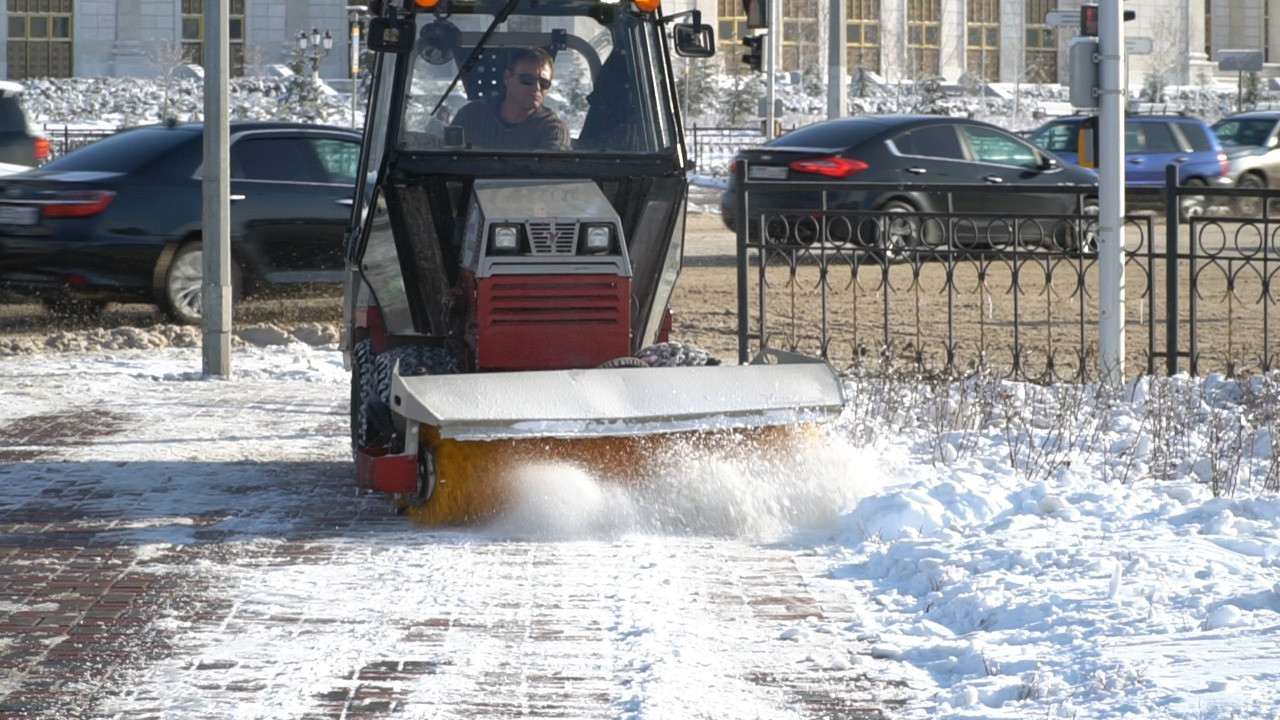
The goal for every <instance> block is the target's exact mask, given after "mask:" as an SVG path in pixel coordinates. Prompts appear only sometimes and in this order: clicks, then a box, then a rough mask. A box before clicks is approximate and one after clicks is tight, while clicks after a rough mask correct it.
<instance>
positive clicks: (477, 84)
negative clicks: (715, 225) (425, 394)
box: [348, 0, 714, 370]
mask: <svg viewBox="0 0 1280 720" xmlns="http://www.w3.org/2000/svg"><path fill="white" fill-rule="evenodd" d="M400 2H402V3H404V4H403V5H392V6H384V7H380V8H379V7H377V6H376V5H375V6H374V7H372V8H371V10H376V12H377V17H376V19H375V20H373V21H372V22H371V23H370V31H369V33H370V34H369V45H370V48H371V49H373V50H374V51H376V52H377V53H378V55H377V57H376V60H375V63H374V66H373V71H372V75H373V84H372V89H371V97H370V102H369V106H368V107H369V112H368V115H367V118H366V123H365V136H366V137H365V147H364V152H363V153H362V165H363V168H364V172H363V173H362V182H363V183H364V186H362V187H361V188H358V190H357V198H358V199H359V201H360V202H359V204H358V208H357V210H356V212H355V214H354V216H353V228H352V230H351V233H350V235H349V238H350V240H349V244H348V267H349V268H351V269H352V270H353V271H354V273H353V275H352V277H351V278H350V280H349V288H348V290H349V292H348V299H349V302H348V311H349V313H348V315H349V317H356V316H358V315H359V314H360V310H359V308H360V307H363V306H376V307H377V309H378V312H379V316H380V318H381V321H382V322H384V323H385V327H386V331H387V332H388V333H390V334H391V335H393V336H401V337H409V336H413V337H417V338H423V339H425V340H426V341H428V342H431V341H440V342H445V341H448V340H453V341H463V342H465V345H466V348H467V349H466V354H467V358H466V360H464V361H463V362H462V363H461V364H462V366H463V367H466V368H468V369H473V370H485V369H534V368H537V367H547V366H560V367H567V366H589V365H590V364H593V363H597V362H599V361H600V359H601V358H605V359H607V358H608V357H615V356H617V355H621V354H627V353H629V352H634V351H635V350H637V349H639V348H640V347H643V346H645V345H647V344H651V343H653V342H655V341H658V340H660V339H661V338H662V337H663V336H664V333H665V328H667V327H669V317H668V302H669V300H670V293H671V288H672V287H673V286H674V284H675V280H676V276H677V275H678V273H679V269H680V262H681V259H682V255H683V241H684V210H685V202H686V199H687V193H688V178H687V174H686V173H687V162H688V158H687V154H686V149H685V146H684V139H683V127H682V122H681V117H680V108H679V104H678V102H677V92H676V83H675V71H674V68H673V58H672V53H671V51H672V49H674V51H675V53H676V54H677V55H684V56H688V57H706V56H709V55H711V54H712V53H713V52H714V39H713V36H712V33H711V29H710V27H708V26H706V25H703V24H702V23H701V20H700V14H699V13H697V11H689V12H685V13H680V14H677V15H673V16H664V14H663V12H662V8H661V0H612V1H611V2H606V1H605V0H400ZM690 17H692V22H688V21H687V20H688V19H689V18H690ZM509 100H510V101H511V102H510V104H511V105H512V106H513V107H514V109H515V110H516V111H517V112H516V113H515V115H514V119H513V116H512V115H510V114H509V113H508V112H507V110H508V107H507V105H508V101H509ZM521 112H523V113H524V115H520V113H521ZM513 183H514V184H513ZM513 198H518V202H515V201H512V199H513ZM583 208H590V210H591V212H590V213H586V214H584V211H583ZM477 249H481V250H484V252H479V251H477ZM606 284H607V287H608V289H607V291H605V290H601V291H600V293H599V294H598V295H597V296H596V299H595V300H591V301H587V300H584V299H583V297H584V293H582V292H577V291H575V292H565V291H564V288H566V287H573V288H578V289H581V288H583V287H588V286H589V287H600V288H603V287H606ZM513 287H521V288H524V290H522V294H521V295H520V296H519V297H516V296H513V295H512V294H511V293H510V292H509V291H508V289H509V288H513ZM352 298H355V299H354V300H353V299H352ZM601 298H604V299H607V301H608V304H609V308H608V309H607V312H606V309H605V308H602V307H601V304H602V303H604V302H605V300H603V299H601ZM504 301H510V304H503V303H504ZM574 303H578V304H577V305H575V304H574ZM530 307H537V308H541V309H542V310H544V311H545V312H543V313H542V314H539V313H537V312H534V311H532V310H530V309H529V308H530ZM604 315H608V317H609V318H610V319H609V321H608V325H607V328H606V325H605V323H604V322H603V321H601V322H600V323H598V324H596V325H594V326H592V327H597V328H599V330H598V332H595V333H594V335H591V336H592V337H594V338H595V339H594V340H593V341H592V342H577V343H572V342H568V340H567V337H568V336H566V344H567V345H575V344H576V345H577V346H579V347H582V348H584V349H585V350H584V351H583V352H582V353H580V357H579V356H577V355H574V356H571V357H570V356H564V355H554V356H548V357H546V358H535V357H531V356H528V354H527V353H526V354H525V355H523V356H521V355H519V353H518V351H517V350H516V348H517V347H518V346H522V345H526V341H527V340H528V339H529V338H533V337H546V336H547V335H546V333H548V332H551V331H552V328H554V327H559V328H565V329H566V330H565V332H569V330H570V329H571V330H572V331H573V332H569V334H573V333H574V332H576V333H578V335H576V337H578V338H581V337H582V335H581V333H582V332H584V328H585V327H587V326H588V324H587V322H586V318H590V317H595V316H604ZM556 318H559V320H556ZM566 319H572V320H573V323H572V325H573V327H572V328H571V327H570V326H571V324H570V323H569V322H566ZM515 323H519V324H520V325H519V327H520V330H519V331H516V330H513V327H515ZM496 345H500V346H501V347H502V348H503V350H502V351H501V352H495V351H494V350H493V348H494V347H495V346H496ZM591 348H594V349H591ZM517 359H518V360H519V362H517Z"/></svg>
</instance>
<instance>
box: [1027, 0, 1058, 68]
mask: <svg viewBox="0 0 1280 720" xmlns="http://www.w3.org/2000/svg"><path fill="white" fill-rule="evenodd" d="M1055 5H1057V0H1027V17H1026V23H1025V28H1026V33H1027V48H1026V56H1025V65H1026V67H1025V69H1024V71H1023V77H1022V80H1024V81H1025V82H1032V83H1055V82H1058V33H1057V28H1053V27H1050V26H1049V25H1046V24H1045V17H1046V16H1047V15H1048V14H1049V11H1051V10H1054V9H1056V8H1055Z"/></svg>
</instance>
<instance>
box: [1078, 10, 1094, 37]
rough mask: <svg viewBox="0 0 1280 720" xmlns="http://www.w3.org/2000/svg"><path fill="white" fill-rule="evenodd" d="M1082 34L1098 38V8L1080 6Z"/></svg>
mask: <svg viewBox="0 0 1280 720" xmlns="http://www.w3.org/2000/svg"><path fill="white" fill-rule="evenodd" d="M1080 34H1081V35H1083V36H1085V37H1098V6H1097V4H1094V3H1086V4H1084V5H1081V6H1080Z"/></svg>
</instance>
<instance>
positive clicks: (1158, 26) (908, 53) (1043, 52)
mask: <svg viewBox="0 0 1280 720" xmlns="http://www.w3.org/2000/svg"><path fill="white" fill-rule="evenodd" d="M831 1H832V0H781V2H782V63H781V67H782V68H783V69H785V70H807V69H809V68H813V69H814V70H815V71H820V72H824V73H825V71H824V70H822V68H823V66H824V65H825V63H826V47H827V35H828V33H829V26H830V19H829V18H830V15H829V13H830V7H831ZM837 1H839V2H843V3H844V7H845V18H846V20H845V38H844V40H845V57H846V66H847V68H848V70H849V72H850V73H854V72H856V71H858V70H865V71H867V72H869V73H873V74H874V75H875V76H877V77H879V78H882V79H884V80H885V81H888V82H901V81H909V80H916V79H919V78H922V77H929V76H934V77H941V78H943V79H944V80H945V81H947V82H959V81H961V79H962V78H965V77H966V76H967V77H970V78H973V79H976V80H980V81H984V82H1003V83H1018V82H1022V83H1035V82H1063V83H1065V82H1066V76H1067V51H1068V47H1069V43H1070V41H1071V39H1072V38H1074V37H1076V36H1077V35H1078V34H1079V30H1078V26H1076V25H1073V24H1069V23H1068V24H1062V23H1060V22H1057V20H1060V18H1055V17H1054V16H1055V15H1063V14H1066V15H1069V14H1070V13H1073V12H1078V10H1079V8H1080V3H1081V0H837ZM1124 7H1125V9H1126V10H1133V11H1134V12H1135V13H1136V18H1135V19H1134V20H1133V21H1131V22H1128V23H1125V28H1124V34H1125V36H1126V38H1129V39H1130V43H1131V45H1130V47H1131V48H1132V49H1133V52H1131V53H1130V55H1129V58H1128V66H1129V67H1128V79H1129V85H1130V87H1131V88H1134V87H1138V86H1140V85H1141V84H1142V83H1143V82H1144V80H1145V79H1146V78H1147V77H1148V76H1149V75H1151V74H1155V75H1158V76H1159V77H1161V78H1162V79H1163V81H1164V82H1165V84H1173V85H1192V84H1196V83H1198V82H1202V81H1203V80H1204V79H1205V77H1206V76H1213V75H1223V73H1222V72H1221V71H1219V70H1218V67H1217V62H1216V61H1217V52H1218V51H1219V50H1224V49H1232V50H1256V51H1260V52H1261V53H1262V54H1263V60H1264V62H1265V63H1266V66H1265V67H1264V70H1263V74H1264V75H1265V76H1269V77H1280V2H1277V1H1276V0H1126V2H1125V3H1124ZM716 11H717V14H718V17H719V21H720V22H719V27H718V38H719V42H720V44H721V50H722V51H723V52H724V55H725V57H726V58H727V59H728V60H729V66H730V69H731V71H736V70H741V68H740V65H741V64H740V63H735V62H733V60H734V59H736V58H737V56H739V55H741V54H742V51H741V48H742V46H741V38H742V37H743V36H744V35H745V34H747V33H748V32H749V31H748V30H747V27H746V15H745V12H744V10H743V3H742V0H717V4H716ZM735 69H736V70H735ZM1229 75H1230V77H1232V78H1234V73H1230V74H1229ZM824 76H825V75H824Z"/></svg>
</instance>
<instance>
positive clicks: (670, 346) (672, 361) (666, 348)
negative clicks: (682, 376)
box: [636, 341, 721, 367]
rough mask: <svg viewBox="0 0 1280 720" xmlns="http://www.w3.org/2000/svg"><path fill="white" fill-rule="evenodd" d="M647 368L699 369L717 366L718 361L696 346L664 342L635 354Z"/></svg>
mask: <svg viewBox="0 0 1280 720" xmlns="http://www.w3.org/2000/svg"><path fill="white" fill-rule="evenodd" d="M636 357H637V358H639V359H640V360H641V361H642V362H643V363H644V364H645V365H648V366H649V367H701V366H704V365H719V364H721V363H720V360H719V358H717V357H716V356H714V355H712V354H711V353H709V352H707V351H706V350H703V349H702V348H700V347H698V346H697V345H690V344H689V343H682V342H674V341H673V342H664V343H657V344H655V345H649V346H647V347H644V348H641V349H640V352H638V353H636Z"/></svg>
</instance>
